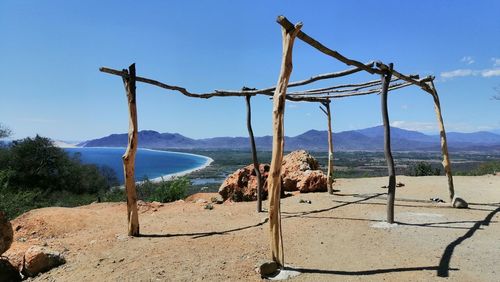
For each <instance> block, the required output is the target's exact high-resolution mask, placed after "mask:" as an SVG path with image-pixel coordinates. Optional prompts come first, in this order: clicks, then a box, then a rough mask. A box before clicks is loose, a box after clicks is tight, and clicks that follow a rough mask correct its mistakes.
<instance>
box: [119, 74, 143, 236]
mask: <svg viewBox="0 0 500 282" xmlns="http://www.w3.org/2000/svg"><path fill="white" fill-rule="evenodd" d="M123 71H124V72H125V73H127V70H126V69H124V70H123ZM135 82H136V76H135V64H132V65H130V67H129V70H128V76H127V77H125V76H123V84H124V85H125V91H126V92H127V101H128V110H129V127H128V145H127V150H126V151H125V154H124V155H123V156H122V159H123V172H124V175H125V191H126V193H127V220H128V235H129V236H138V235H139V215H138V212H137V193H136V190H135V177H134V173H135V153H136V152H137V106H136V101H135Z"/></svg>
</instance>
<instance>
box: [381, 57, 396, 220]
mask: <svg viewBox="0 0 500 282" xmlns="http://www.w3.org/2000/svg"><path fill="white" fill-rule="evenodd" d="M392 68H393V64H392V63H391V64H389V69H388V70H387V71H386V73H385V74H383V75H382V91H381V95H380V97H381V102H382V103H381V104H382V119H383V121H384V152H385V159H386V161H387V170H388V171H389V185H388V191H387V222H388V223H394V199H395V197H396V173H395V170H394V159H393V158H392V152H391V127H390V123H389V114H388V111H387V93H388V92H389V91H388V90H389V84H390V82H391V77H392Z"/></svg>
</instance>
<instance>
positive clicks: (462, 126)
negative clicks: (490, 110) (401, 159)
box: [391, 120, 495, 133]
mask: <svg viewBox="0 0 500 282" xmlns="http://www.w3.org/2000/svg"><path fill="white" fill-rule="evenodd" d="M391 126H394V127H398V128H403V129H406V130H413V131H420V132H426V133H436V132H438V125H437V122H420V121H404V120H396V121H393V122H391ZM445 127H446V131H447V132H450V131H455V132H475V131H484V130H486V131H488V130H492V129H494V128H495V126H491V125H479V126H474V125H471V124H468V123H464V122H459V123H446V124H445Z"/></svg>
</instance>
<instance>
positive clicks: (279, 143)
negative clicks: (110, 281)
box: [100, 16, 455, 267]
mask: <svg viewBox="0 0 500 282" xmlns="http://www.w3.org/2000/svg"><path fill="white" fill-rule="evenodd" d="M277 22H278V24H280V25H281V30H282V39H283V41H282V43H283V50H282V63H281V71H280V75H279V78H278V82H277V84H276V86H273V87H267V88H262V89H249V88H246V87H244V88H243V89H242V90H215V91H213V92H207V93H192V92H190V91H188V90H187V89H185V88H183V87H180V86H175V85H169V84H165V83H162V82H159V81H157V80H153V79H149V78H144V77H140V76H136V75H135V65H134V64H132V65H131V66H130V67H129V70H126V69H124V70H121V71H120V70H115V69H111V68H106V67H101V68H100V71H101V72H105V73H108V74H113V75H117V76H120V77H122V78H123V81H124V85H125V90H126V94H127V98H128V104H129V116H130V121H129V138H128V147H127V151H126V153H125V155H124V156H123V163H124V171H125V188H126V194H127V216H128V222H129V225H128V226H129V232H128V233H129V235H133V236H137V235H139V221H138V216H137V197H136V191H135V184H134V159H135V152H136V149H137V144H138V140H137V110H136V103H135V83H136V82H143V83H148V84H151V85H155V86H158V87H161V88H164V89H167V90H172V91H177V92H180V93H181V94H183V95H185V96H187V97H193V98H202V99H208V98H212V97H245V99H246V105H247V128H248V132H249V136H250V145H251V149H252V157H253V163H254V168H255V170H256V175H257V176H258V180H260V182H259V184H258V186H259V187H258V204H257V210H258V211H261V197H260V196H261V189H262V179H261V177H260V172H259V163H258V160H257V153H256V146H255V140H254V137H253V131H252V126H251V106H250V99H251V97H252V96H256V95H267V96H272V99H273V146H272V150H273V151H272V161H271V167H270V174H269V177H268V191H269V211H268V213H269V225H270V245H271V246H270V249H271V258H272V259H273V261H275V262H277V263H278V265H280V266H281V267H283V266H284V254H283V241H282V232H281V213H280V194H281V181H280V177H281V176H280V174H281V162H282V158H283V149H284V110H285V102H286V100H290V101H304V102H318V103H320V104H321V105H322V106H323V107H324V108H321V107H320V108H321V109H322V110H323V111H324V113H325V114H326V116H327V119H328V133H329V138H328V139H329V140H328V141H329V142H328V144H329V146H328V148H329V150H328V161H329V164H328V191H329V192H330V194H332V193H333V188H332V186H331V182H332V181H333V178H332V175H333V142H332V132H331V112H330V103H331V101H332V100H333V99H339V98H345V97H351V96H361V95H369V94H381V95H380V96H381V109H382V120H383V124H384V152H385V156H386V159H387V167H388V174H389V185H388V188H389V189H388V197H387V222H388V223H393V222H394V200H395V187H396V176H395V172H394V161H393V158H392V153H391V144H390V122H389V115H388V108H387V98H388V93H389V92H390V91H393V90H396V89H400V88H403V87H407V86H411V85H414V86H418V87H419V88H421V89H422V90H423V91H425V92H427V93H429V94H431V96H432V97H433V100H434V106H435V111H436V116H437V121H438V124H439V129H440V138H441V150H442V155H443V162H442V164H443V167H444V170H445V173H446V176H447V178H448V189H449V194H450V200H452V199H453V198H454V196H455V192H454V186H453V176H452V172H451V164H450V159H449V154H448V146H447V140H446V132H445V128H444V123H443V117H442V113H441V105H440V102H439V96H438V93H437V90H436V88H435V86H434V83H433V80H434V77H433V76H427V77H425V78H422V79H420V78H419V76H418V75H404V74H402V73H400V72H398V71H397V70H395V69H394V67H393V64H392V63H391V64H387V65H386V64H384V63H382V62H369V63H361V62H359V61H356V60H352V59H349V58H347V57H345V56H343V55H341V54H340V53H339V52H337V51H335V50H332V49H329V48H327V47H326V46H324V45H323V44H321V43H320V42H318V41H316V40H315V39H313V38H312V37H310V36H309V35H307V34H306V33H304V32H303V31H301V28H302V23H297V24H295V25H293V24H292V23H291V22H289V21H288V20H287V19H286V18H285V17H284V16H279V17H278V19H277ZM297 38H298V39H299V40H301V41H303V42H304V43H306V44H308V45H310V46H311V47H313V48H315V49H317V50H318V51H320V52H322V53H324V54H326V55H328V56H329V57H332V58H333V59H336V60H338V61H340V62H342V63H344V64H346V65H348V66H351V67H352V68H350V69H347V70H344V71H340V72H333V73H326V74H320V75H317V76H313V77H311V78H309V79H305V80H301V81H295V82H289V79H290V75H291V73H292V51H293V46H294V42H295V40H296V39H297ZM361 71H364V72H367V73H369V74H375V75H380V79H377V80H372V81H368V82H364V83H359V84H344V85H334V86H330V87H325V88H317V89H310V90H305V91H295V92H290V93H287V91H288V89H289V88H293V87H298V86H304V85H308V84H310V83H314V82H316V81H320V80H327V79H333V78H338V77H342V76H347V75H351V74H354V73H357V72H361Z"/></svg>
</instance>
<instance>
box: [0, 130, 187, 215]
mask: <svg viewBox="0 0 500 282" xmlns="http://www.w3.org/2000/svg"><path fill="white" fill-rule="evenodd" d="M0 134H1V138H5V137H8V136H9V134H10V130H8V129H7V128H6V127H4V126H1V125H0ZM118 185H119V181H118V179H117V177H116V174H115V172H114V171H113V170H112V169H111V168H109V167H99V166H96V165H92V164H84V163H82V161H81V159H80V155H78V154H75V155H73V156H70V155H69V154H68V153H67V152H65V151H64V150H63V149H61V148H58V147H55V146H54V144H53V143H52V141H51V140H50V139H48V138H45V137H41V136H38V135H37V136H36V137H34V138H25V139H21V140H16V141H13V142H12V143H11V144H9V145H8V146H3V147H0V210H2V211H4V212H5V213H6V214H7V216H8V217H9V218H14V217H16V216H18V215H20V214H22V213H24V212H26V211H28V210H31V209H34V208H41V207H48V206H62V207H74V206H79V205H85V204H89V203H91V202H94V201H124V200H125V193H124V191H123V188H121V187H119V186H118ZM188 186H189V180H187V179H186V178H179V179H175V180H173V181H164V182H159V183H152V182H151V181H149V180H146V181H144V182H143V183H141V184H139V185H137V190H138V198H139V199H141V200H145V201H159V202H169V201H175V200H178V199H181V198H183V197H185V195H186V191H187V187H188Z"/></svg>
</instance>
